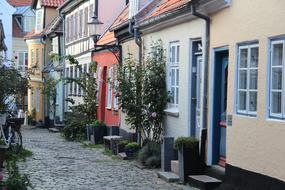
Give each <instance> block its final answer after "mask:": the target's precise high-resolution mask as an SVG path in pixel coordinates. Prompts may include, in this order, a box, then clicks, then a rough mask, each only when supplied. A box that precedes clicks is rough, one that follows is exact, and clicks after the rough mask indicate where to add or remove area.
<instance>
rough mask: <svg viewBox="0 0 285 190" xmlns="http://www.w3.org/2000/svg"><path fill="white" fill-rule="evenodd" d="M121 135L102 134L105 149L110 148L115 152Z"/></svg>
mask: <svg viewBox="0 0 285 190" xmlns="http://www.w3.org/2000/svg"><path fill="white" fill-rule="evenodd" d="M122 138H123V137H122V136H104V137H103V141H104V146H105V150H108V149H109V150H112V152H113V154H117V143H118V141H120V140H122Z"/></svg>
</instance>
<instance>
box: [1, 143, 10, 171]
mask: <svg viewBox="0 0 285 190" xmlns="http://www.w3.org/2000/svg"><path fill="white" fill-rule="evenodd" d="M7 149H8V146H6V145H0V168H3V167H4V166H3V163H4V161H5V157H6V151H7Z"/></svg>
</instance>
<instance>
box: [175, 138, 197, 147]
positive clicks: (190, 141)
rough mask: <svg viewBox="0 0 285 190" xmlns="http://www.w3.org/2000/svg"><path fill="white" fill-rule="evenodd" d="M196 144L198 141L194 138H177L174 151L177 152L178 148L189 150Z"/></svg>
mask: <svg viewBox="0 0 285 190" xmlns="http://www.w3.org/2000/svg"><path fill="white" fill-rule="evenodd" d="M198 142H199V141H198V140H197V139H196V138H194V137H178V138H177V139H176V140H175V143H174V148H175V149H176V150H178V149H179V148H182V147H185V148H190V149H191V148H194V147H195V145H196V144H197V143H198Z"/></svg>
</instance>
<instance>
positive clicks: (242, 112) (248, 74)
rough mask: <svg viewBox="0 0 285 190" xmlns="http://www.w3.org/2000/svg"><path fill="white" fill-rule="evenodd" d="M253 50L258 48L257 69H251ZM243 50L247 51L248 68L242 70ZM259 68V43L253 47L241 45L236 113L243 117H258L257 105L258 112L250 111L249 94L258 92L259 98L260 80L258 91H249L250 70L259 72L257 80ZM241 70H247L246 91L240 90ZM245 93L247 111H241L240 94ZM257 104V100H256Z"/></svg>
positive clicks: (239, 50)
mask: <svg viewBox="0 0 285 190" xmlns="http://www.w3.org/2000/svg"><path fill="white" fill-rule="evenodd" d="M252 48H258V62H257V67H250V60H251V59H250V56H251V51H250V50H251V49H252ZM242 49H247V51H248V53H247V67H246V68H240V58H241V57H240V55H241V50H242ZM258 66H259V45H258V43H254V44H251V45H241V46H239V47H238V63H237V88H236V113H237V114H241V115H247V116H256V115H257V105H256V111H250V110H249V106H250V101H249V94H250V92H256V93H257V95H256V98H258V79H257V84H256V85H257V89H256V90H253V89H249V86H250V70H257V78H258ZM241 70H246V71H247V75H246V77H247V78H246V89H242V90H241V89H239V84H240V81H239V73H240V71H241ZM240 91H243V92H246V109H245V110H240V109H239V92H240ZM256 104H257V100H256Z"/></svg>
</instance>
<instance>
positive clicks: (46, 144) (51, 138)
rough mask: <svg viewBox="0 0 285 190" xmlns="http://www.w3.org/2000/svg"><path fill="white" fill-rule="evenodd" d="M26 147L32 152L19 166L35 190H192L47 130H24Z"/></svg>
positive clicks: (100, 150)
mask: <svg viewBox="0 0 285 190" xmlns="http://www.w3.org/2000/svg"><path fill="white" fill-rule="evenodd" d="M22 133H23V144H24V147H25V148H27V149H29V150H31V151H32V152H33V156H32V157H30V158H28V159H27V160H26V162H24V163H20V164H19V168H20V171H21V173H25V174H28V175H29V176H30V179H31V182H32V184H33V186H34V189H35V190H51V189H52V190H91V189H92V190H101V189H102V190H103V189H104V190H113V189H114V190H123V189H131V190H132V189H133V190H150V189H165V190H168V189H169V190H174V189H179V190H180V189H190V188H189V187H186V186H180V185H177V184H169V183H166V182H164V181H162V180H160V179H158V178H157V176H156V172H157V170H148V169H139V168H138V167H136V166H134V163H133V162H130V161H122V160H113V159H112V158H110V157H109V156H106V155H104V154H103V153H102V152H103V149H98V148H96V149H90V148H83V147H82V146H81V144H80V143H76V142H67V141H65V140H64V139H63V138H62V137H60V135H59V134H55V133H50V132H48V131H47V130H46V129H30V128H24V129H23V131H22Z"/></svg>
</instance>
